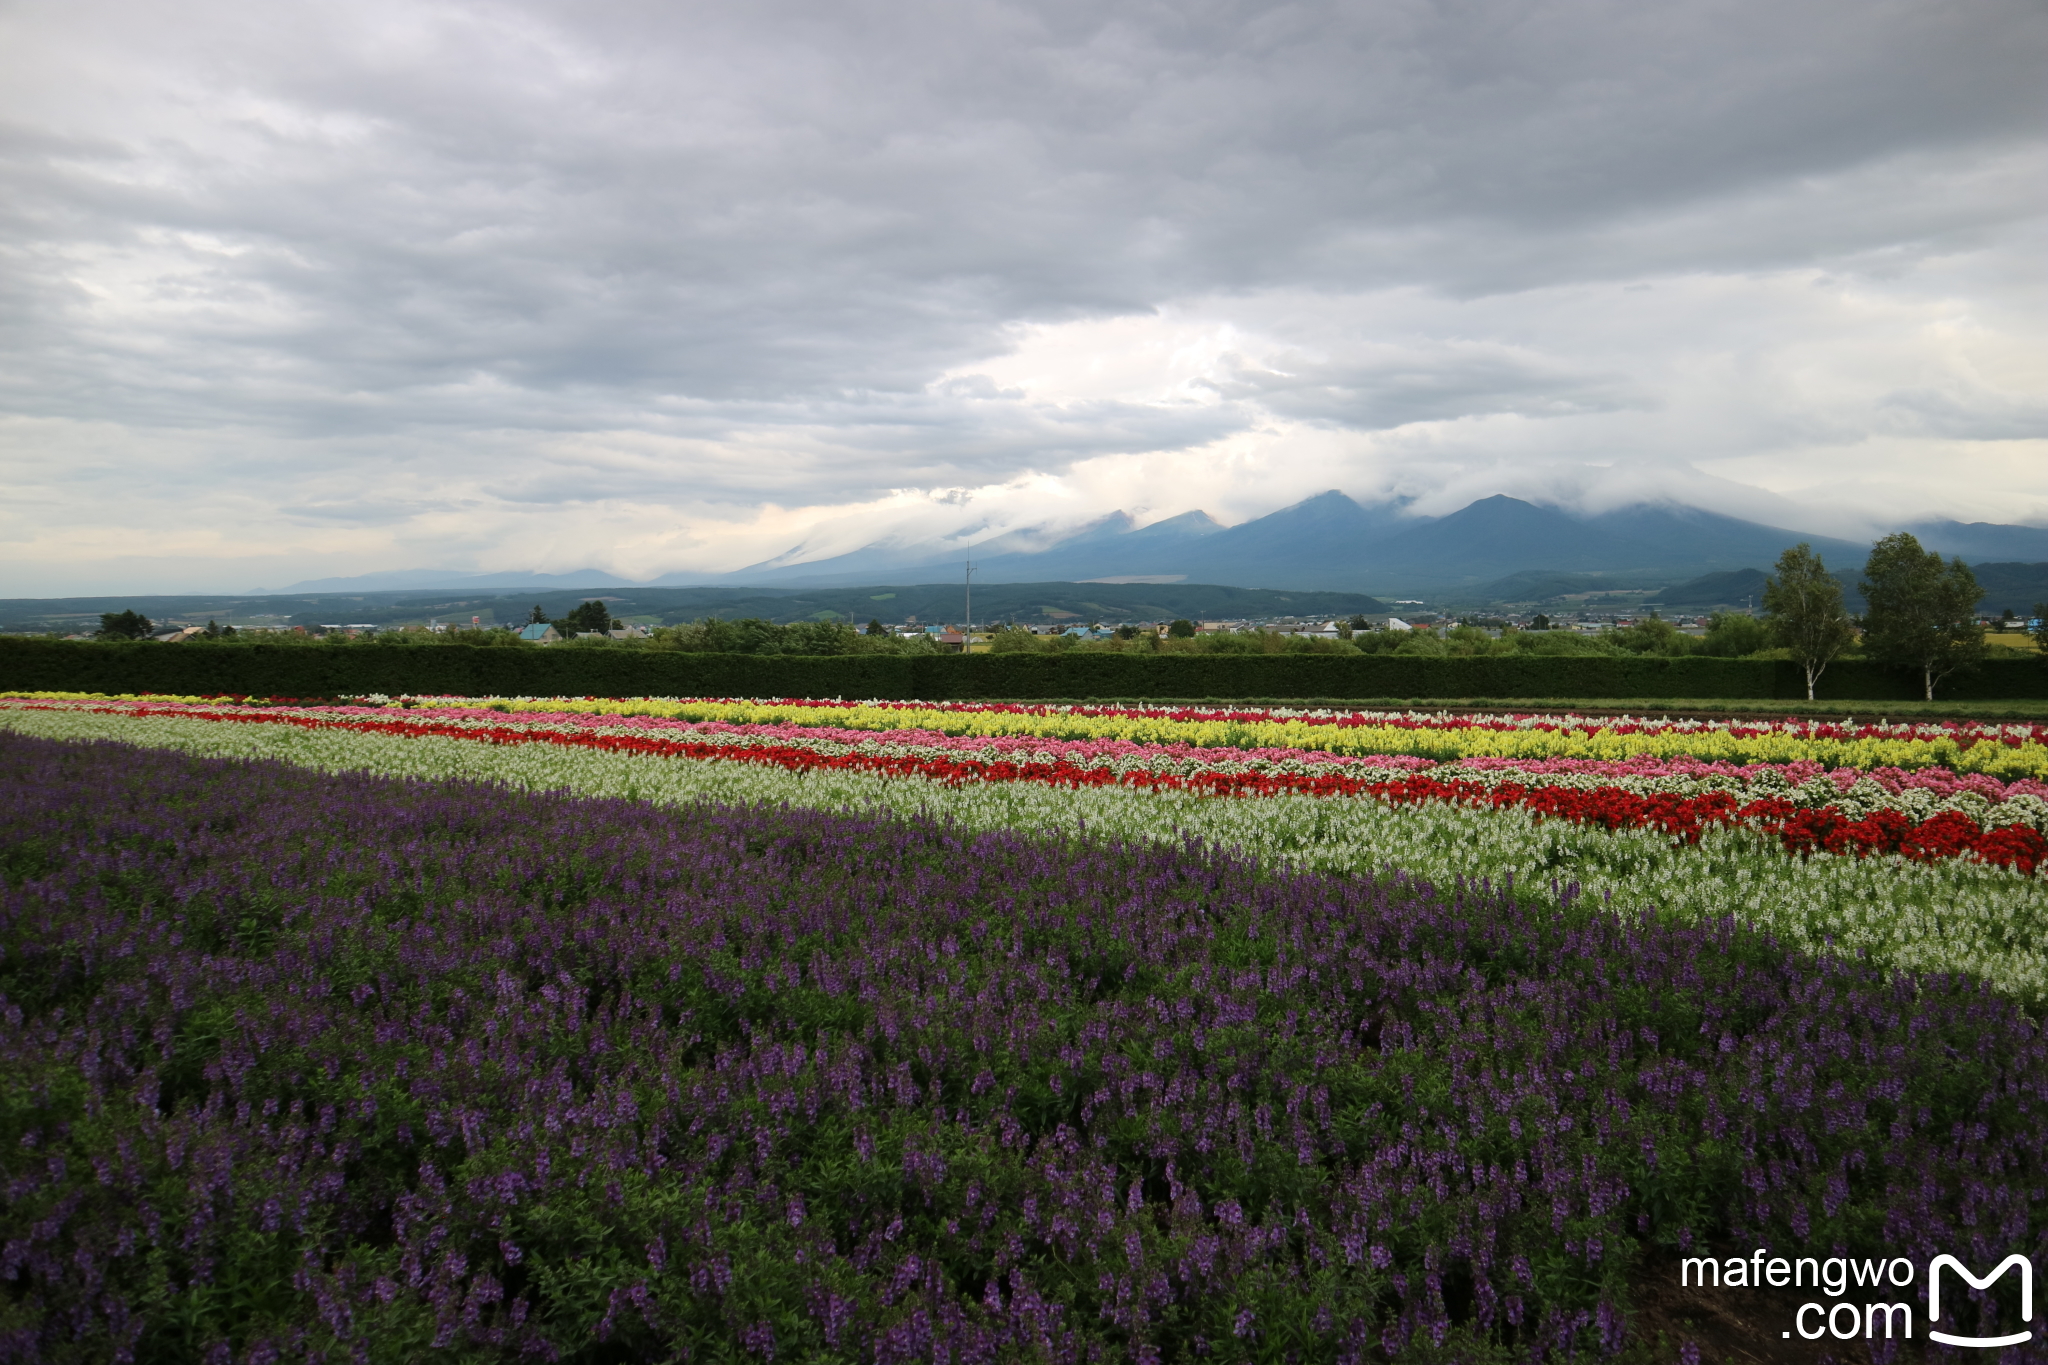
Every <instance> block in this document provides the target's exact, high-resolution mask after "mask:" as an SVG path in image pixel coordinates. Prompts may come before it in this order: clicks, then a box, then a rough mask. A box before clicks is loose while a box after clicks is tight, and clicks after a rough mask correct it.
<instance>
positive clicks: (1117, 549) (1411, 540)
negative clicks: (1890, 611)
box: [279, 489, 2048, 600]
mask: <svg viewBox="0 0 2048 1365" xmlns="http://www.w3.org/2000/svg"><path fill="white" fill-rule="evenodd" d="M1899 529H1903V530H1908V531H1911V532H1912V533H1913V534H1914V535H1916V536H1917V537H1919V539H1920V541H1921V543H1922V544H1923V545H1926V546H1927V547H1928V548H1930V549H1933V550H1937V551H1939V552H1941V553H1943V554H1953V555H1960V556H1961V557H1962V558H1963V559H1965V560H1967V561H1969V562H1971V563H1987V562H2001V563H2014V562H2019V563H2027V562H2039V561H2048V529H2044V528H2041V527H2033V526H2007V525H1996V524H1991V523H1985V522H1968V523H1963V522H1955V521H1923V522H1918V523H1914V524H1911V525H1908V526H1905V527H1902V528H1899ZM972 534H973V532H971V531H970V532H963V533H962V534H960V535H957V536H954V537H949V538H945V539H940V540H928V541H918V542H910V541H902V540H881V541H876V542H874V543H872V544H869V545H865V546H862V547H861V548H859V549H857V550H853V551H850V552H848V553H845V554H841V555H835V556H832V557H829V558H823V559H806V558H804V557H803V555H804V547H803V546H797V547H794V548H793V549H791V550H790V551H787V552H785V553H784V554H782V555H779V556H777V557H775V558H774V559H769V560H763V561H761V562H760V563H757V564H752V565H749V566H747V567H746V568H743V569H739V570H737V571H735V572H733V573H729V574H723V575H705V574H668V575H665V576H663V577H661V578H657V579H654V580H653V581H652V583H648V584H637V585H636V584H629V583H628V582H627V580H625V579H621V578H619V577H617V576H615V575H612V574H609V573H604V572H602V571H599V570H585V571H582V572H577V573H566V574H452V573H445V572H441V573H437V572H435V571H431V570H414V571H404V572H400V573H387V574H370V575H365V576H363V577H361V578H353V579H347V578H335V579H317V580H313V581H311V582H306V583H297V584H293V585H292V586H291V587H290V588H287V589H281V590H279V591H283V592H341V591H349V590H351V589H354V590H363V589H382V590H387V591H388V590H391V589H396V588H429V587H431V588H464V589H468V588H486V587H505V588H527V587H531V588H543V587H547V588H572V587H591V588H599V587H627V586H643V587H656V586H684V585H704V584H731V585H739V584H746V585H752V586H761V587H820V588H822V587H849V586H856V585H888V584H911V583H930V582H934V581H943V580H945V579H949V578H954V577H958V576H960V575H961V574H962V571H963V569H964V566H965V563H966V561H967V560H968V559H969V558H970V557H971V559H972V560H973V562H974V564H975V581H976V582H978V583H989V584H994V583H1045V582H1056V581H1057V582H1097V583H1102V582H1124V583H1133V582H1151V583H1172V582H1187V583H1210V584H1227V585H1230V586H1233V587H1243V588H1270V589H1279V590H1294V591H1306V590H1321V591H1332V592H1364V593H1372V594H1375V595H1378V596H1381V597H1388V596H1402V595H1409V596H1413V595H1421V594H1428V595H1429V596H1431V597H1432V598H1452V599H1461V598H1465V597H1471V598H1473V599H1474V600H1481V599H1497V598H1500V597H1502V596H1503V592H1502V591H1501V590H1502V589H1504V588H1506V587H1507V584H1506V582H1504V581H1503V580H1510V579H1514V580H1527V581H1528V583H1529V586H1531V587H1533V586H1535V584H1536V583H1537V582H1538V581H1540V580H1541V579H1542V577H1543V576H1544V575H1564V574H1569V575H1588V574H1591V575H1599V576H1600V577H1601V578H1602V579H1604V580H1606V581H1608V582H1610V583H1615V584H1617V585H1619V584H1621V583H1622V582H1624V581H1627V585H1628V586H1636V587H1661V586H1665V585H1669V584H1675V583H1678V582H1680V581H1682V580H1686V579H1691V578H1696V577H1699V576H1701V575H1707V574H1717V573H1728V572H1733V571H1738V570H1742V569H1763V568H1768V567H1769V566H1770V564H1771V563H1772V562H1773V561H1774V560H1776V559H1777V557H1778V555H1779V554H1780V553H1781V552H1782V551H1783V550H1785V549H1786V548H1787V547H1789V546H1791V545H1794V544H1797V543H1799V542H1801V541H1805V542H1807V543H1809V544H1811V545H1812V546H1813V548H1814V549H1815V550H1816V551H1817V552H1819V553H1820V555H1821V556H1822V557H1823V558H1824V559H1826V560H1827V561H1828V562H1829V563H1830V564H1832V565H1833V566H1834V567H1835V568H1836V569H1837V570H1838V571H1843V572H1851V571H1853V570H1854V569H1857V568H1860V567H1861V566H1862V563H1863V560H1864V558H1865V557H1866V556H1867V555H1868V554H1869V549H1870V547H1869V545H1868V544H1866V543H1863V542H1860V541H1848V540H1840V539H1836V538H1834V537H1830V536H1821V535H1814V534H1812V533H1810V532H1805V531H1798V530H1792V529H1788V528H1785V527H1777V526H1766V525H1763V524H1761V523H1758V522H1752V521H1744V520H1741V519H1739V518H1736V517H1729V516H1724V515H1722V514H1720V513H1717V512H1708V511H1705V510H1702V509H1700V508H1697V507H1687V506H1683V505H1680V504H1676V503H1643V504H1638V505H1635V506H1632V507H1623V508H1617V509H1615V510H1613V511H1608V512H1602V513H1597V514H1594V515H1590V516H1584V515H1577V514H1574V513H1571V512H1567V511H1564V510H1562V509H1560V508H1556V507H1547V506H1541V505H1538V504H1535V503H1530V502H1525V501H1523V500H1521V499H1519V498H1511V497H1506V496H1499V495H1497V496H1494V497H1489V498H1481V499H1479V500H1478V501H1477V502H1473V503H1471V504H1469V505H1467V506H1465V507H1462V508H1460V509H1459V510H1458V511H1456V512H1452V513H1450V514H1449V515H1447V516H1442V517H1422V516H1414V515H1410V514H1408V513H1407V512H1406V511H1405V510H1404V508H1403V507H1402V506H1401V505H1399V504H1396V503H1379V504H1372V505H1364V504H1360V503H1358V502H1356V501H1354V500H1353V499H1351V498H1349V497H1347V496H1346V495H1345V494H1343V493H1341V492H1338V491H1337V490H1335V489H1332V490H1330V491H1329V492H1326V493H1319V494H1317V495H1316V496H1314V497H1312V498H1308V499H1305V500H1304V501H1301V502H1298V503H1295V504H1294V505H1292V506H1290V507H1284V508H1282V509H1280V510H1279V511H1277V512H1274V513H1272V514H1270V515H1268V516H1264V517H1259V518H1256V519H1255V520H1252V521H1247V522H1243V523H1241V524H1239V525H1236V526H1228V527H1226V526H1224V525H1222V524H1221V523H1219V522H1218V521H1216V520H1215V519H1214V518H1213V517H1211V516H1209V515H1208V514H1207V513H1206V512H1200V511H1195V512H1184V513H1182V514H1181V515H1179V516H1176V517H1170V518H1168V519H1167V520H1165V521H1160V522H1155V523H1153V524H1152V525H1149V526H1144V527H1140V526H1138V525H1137V523H1136V520H1135V519H1134V518H1133V517H1131V516H1130V514H1129V513H1127V512H1123V511H1116V512H1112V513H1110V514H1108V515H1106V516H1103V517H1100V518H1098V519H1096V520H1095V521H1092V522H1090V523H1088V524H1086V525H1084V526H1082V527H1080V528H1079V529H1078V530H1074V531H1071V532H1067V533H1064V534H1061V533H1058V532H1055V531H1053V530H1051V529H1049V528H1043V527H1032V528H1026V529H1022V530H1018V531H1012V532H1007V533H1005V534H1003V535H1001V536H997V537H993V538H990V539H985V540H981V541H978V542H974V541H972V540H971V536H972ZM1482 590H1484V591H1482ZM1509 595H1518V594H1509Z"/></svg>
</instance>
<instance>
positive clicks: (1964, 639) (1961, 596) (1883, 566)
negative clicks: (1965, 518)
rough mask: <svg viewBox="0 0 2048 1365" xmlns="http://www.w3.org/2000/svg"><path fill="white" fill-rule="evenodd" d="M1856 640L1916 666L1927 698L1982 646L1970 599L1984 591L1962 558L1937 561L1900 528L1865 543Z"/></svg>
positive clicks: (1974, 600) (1973, 600)
mask: <svg viewBox="0 0 2048 1365" xmlns="http://www.w3.org/2000/svg"><path fill="white" fill-rule="evenodd" d="M1862 588H1863V598H1864V600H1865V601H1866V602H1868V603H1869V604H1870V612H1869V614H1868V615H1867V616H1866V617H1864V622H1863V641H1864V644H1865V645H1866V646H1867V647H1868V648H1869V650H1870V652H1871V653H1872V654H1875V655H1876V656H1877V657H1878V658H1880V659H1888V660H1890V661H1891V662H1893V663H1899V664H1908V665H1911V666H1912V667H1914V668H1917V669H1919V670H1920V676H1921V679H1922V681H1923V682H1925V684H1926V695H1927V700H1929V701H1933V700H1934V685H1935V684H1936V683H1937V682H1940V681H1941V680H1942V679H1943V678H1945V677H1947V676H1948V675H1949V674H1951V673H1953V672H1955V671H1956V670H1957V669H1959V668H1964V667H1967V666H1968V665H1969V664H1971V663H1973V662H1975V661H1976V659H1977V658H1978V656H1979V655H1981V654H1983V652H1984V628H1983V627H1982V626H1980V625H1978V624H1977V619H1976V611H1977V600H1978V599H1979V598H1981V597H1982V596H1984V590H1983V589H1982V588H1980V587H1978V586H1977V575H1975V574H1973V573H1971V572H1970V566H1969V565H1967V564H1965V563H1963V561H1962V560H1961V559H1951V560H1949V561H1948V563H1946V564H1944V563H1942V560H1941V556H1940V555H1939V554H1937V553H1935V552H1934V551H1933V550H1923V549H1921V548H1920V542H1919V541H1917V540H1915V539H1914V538H1913V537H1912V536H1911V535H1908V534H1907V533H1906V532H1904V531H1901V532H1899V533H1898V534H1897V535H1890V536H1886V537H1885V538H1884V539H1883V540H1880V541H1878V542H1877V544H1875V545H1873V546H1872V547H1871V548H1870V562H1869V563H1867V564H1865V565H1864V566H1863V583H1862Z"/></svg>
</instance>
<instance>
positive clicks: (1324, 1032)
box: [0, 736, 2048, 1361]
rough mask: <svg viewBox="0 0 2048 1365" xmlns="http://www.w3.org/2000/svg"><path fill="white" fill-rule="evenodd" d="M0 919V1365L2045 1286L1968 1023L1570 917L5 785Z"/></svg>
mask: <svg viewBox="0 0 2048 1365" xmlns="http://www.w3.org/2000/svg"><path fill="white" fill-rule="evenodd" d="M0 872H4V876H5V886H4V892H0V1014H4V1022H5V1024H6V1028H5V1030H4V1032H0V1067H4V1073H5V1075H6V1076H7V1077H8V1078H9V1081H8V1085H7V1087H6V1089H5V1092H4V1098H0V1179H4V1180H5V1182H6V1191H7V1193H6V1199H5V1201H4V1203H0V1281H4V1282H5V1284H6V1286H7V1292H6V1293H0V1358H6V1359H18V1360H43V1359H57V1358H66V1357H71V1358H81V1359H85V1358H104V1359H138V1358H144V1357H148V1358H187V1359H199V1360H215V1359H218V1360H252V1361H253V1360H268V1359H281V1358H307V1359H312V1358H322V1359H325V1358H332V1357H334V1356H336V1355H348V1354H361V1355H363V1356H364V1357H366V1358H367V1357H372V1356H374V1357H376V1358H390V1359H411V1358H419V1357H421V1356H423V1355H425V1354H426V1353H428V1352H431V1351H433V1350H435V1349H440V1350H444V1351H447V1352H449V1353H451V1355H453V1356H460V1357H474V1358H492V1359H495V1358H499V1357H508V1358H509V1357H514V1356H518V1357H522V1358H524V1357H528V1356H530V1357H534V1358H541V1359H578V1358H591V1359H595V1358H599V1355H598V1354H597V1353H601V1352H607V1351H608V1352H610V1353H612V1357H613V1358H641V1357H649V1358H667V1357H669V1356H672V1355H679V1354H683V1353H686V1352H698V1353H717V1354H721V1355H723V1354H730V1353H735V1352H737V1353H745V1354H751V1355H754V1356H759V1357H763V1358H775V1357H780V1358H803V1357H810V1356H841V1357H845V1358H861V1359H875V1360H903V1361H908V1360H913V1359H916V1360H928V1359H933V1358H935V1357H937V1356H940V1355H946V1356H950V1357H954V1358H958V1359H963V1360H993V1359H997V1358H1007V1357H1017V1356H1026V1355H1042V1356H1045V1357H1047V1358H1050V1359H1082V1358H1086V1357H1090V1356H1091V1355H1096V1356H1103V1357H1105V1358H1107V1357H1115V1356H1119V1355H1121V1356H1125V1357H1128V1358H1131V1359H1136V1360H1164V1359H1194V1358H1231V1359H1237V1358H1246V1357H1250V1358H1270V1359H1276V1360H1277V1359H1283V1358H1289V1357H1292V1358H1295V1359H1303V1360H1307V1359H1365V1358H1368V1357H1370V1358H1373V1359H1384V1358H1387V1357H1389V1356H1392V1357H1396V1358H1400V1357H1405V1356H1418V1357H1419V1356H1422V1355H1435V1354H1441V1353H1442V1352H1444V1351H1455V1350H1457V1349H1458V1346H1459V1343H1461V1342H1464V1343H1468V1344H1473V1345H1476V1344H1478V1343H1480V1342H1490V1343H1492V1344H1493V1345H1494V1346H1495V1347H1505V1348H1506V1349H1507V1350H1509V1351H1510V1353H1512V1354H1514V1355H1518V1356H1525V1357H1529V1358H1540V1357H1543V1356H1547V1355H1553V1354H1576V1353H1581V1352H1595V1353H1606V1352H1612V1351H1615V1350H1618V1349H1620V1348H1621V1347H1622V1346H1623V1345H1624V1343H1625V1338H1626V1331H1627V1329H1626V1317H1625V1309H1626V1307H1627V1304H1628V1301H1629V1293H1630V1287H1631V1285H1632V1284H1634V1283H1637V1282H1638V1281H1639V1279H1640V1277H1641V1276H1642V1275H1644V1274H1646V1273H1656V1272H1654V1269H1653V1268H1654V1267H1657V1266H1660V1265H1661V1264H1662V1263H1663V1262H1662V1260H1661V1258H1665V1257H1668V1256H1670V1255H1671V1254H1673V1253H1674V1252H1675V1251H1677V1250H1679V1249H1695V1250H1697V1249H1699V1248H1703V1247H1708V1246H1713V1245H1719V1244H1720V1243H1722V1242H1724V1241H1727V1240H1730V1239H1733V1241H1734V1243H1735V1244H1736V1245H1737V1246H1739V1247H1740V1248H1741V1250H1742V1251H1743V1252H1744V1253H1745V1254H1746V1253H1747V1251H1748V1250H1749V1248H1751V1247H1753V1246H1760V1245H1768V1246H1770V1247H1771V1248H1772V1249H1773V1250H1774V1252H1775V1253H1776V1254H1788V1255H1789V1254H1817V1255H1831V1254H1836V1253H1838V1252H1839V1253H1845V1254H1846V1253H1860V1254H1865V1255H1875V1254H1879V1253H1880V1252H1882V1253H1883V1254H1885V1255H1888V1256H1889V1255H1902V1256H1908V1257H1912V1258H1915V1259H1916V1260H1919V1261H1920V1262H1921V1263H1922V1264H1924V1263H1925V1260H1926V1258H1927V1257H1929V1256H1931V1255H1933V1254H1936V1253H1937V1252H1940V1251H1950V1252H1954V1253H1956V1254H1959V1255H1963V1256H1966V1257H1971V1258H1974V1260H1975V1261H1976V1262H1977V1263H1978V1264H1983V1265H1988V1264H1991V1263H1993V1262H1994V1261H1995V1260H1996V1259H1997V1258H1998V1257H2000V1256H2003V1255H2004V1254H2006V1253H2007V1252H2010V1251H2014V1250H2018V1251H2024V1252H2027V1253H2029V1254H2032V1255H2034V1256H2035V1257H2036V1258H2037V1260H2038V1259H2039V1258H2040V1257H2041V1256H2043V1255H2044V1254H2048V1247H2044V1246H2043V1245H2042V1242H2043V1236H2042V1232H2043V1223H2042V1214H2041V1212H2040V1210H2039V1200H2038V1197H2037V1191H2036V1187H2037V1186H2038V1185H2039V1183H2040V1178H2041V1173H2042V1172H2043V1170H2044V1168H2048V1165H2044V1158H2048V1125H2044V1124H2043V1123H2042V1115H2043V1101H2044V1099H2048V1066H2044V1062H2048V1048H2044V1046H2043V1040H2042V1038H2041V1034H2040V1030H2039V1028H2038V1027H2037V1025H2036V1024H2035V1023H2034V1022H2033V1021H2032V1020H2030V1019H2029V1018H2028V1017H2026V1016H2025V1015H2024V1014H2023V1013H2022V1012H2021V1011H2019V1010H2018V1009H2017V1008H2015V1007H2014V1006H2013V1005H2012V1004H2011V1003H2010V1002H2008V1001H2006V1000H2004V999H2002V998H2000V997H1998V996H1996V995H1994V994H1992V993H1990V992H1988V991H1986V990H1984V989H1982V988H1981V987H1979V986H1978V985H1976V984H1975V983H1972V982H1968V981H1960V980H1948V979H1924V980H1918V981H1915V980H1907V979H1888V978H1887V977H1886V976H1885V975H1884V974H1883V973H1881V972H1878V971H1875V970H1871V969H1869V968H1866V967H1864V966H1861V965H1858V964H1855V963H1850V962H1844V961H1835V960H1821V961H1815V960H1811V959H1805V958H1799V957H1794V956H1791V955H1788V954H1785V953H1783V952H1781V951H1779V950H1778V949H1777V948H1776V947H1775V945H1773V944H1772V943H1770V942H1769V941H1768V940H1765V939H1763V938H1761V937H1758V936H1756V935H1754V934H1750V933H1746V932H1744V931H1741V930H1739V929H1737V928H1735V927H1734V926H1732V925H1728V924H1720V925H1712V926H1705V927H1679V926H1673V925H1668V924H1662V923H1658V922H1655V921H1642V920H1631V919H1624V918H1621V917H1618V916H1615V915H1612V914H1610V913H1608V912H1606V911H1605V910H1604V909H1603V908H1601V907H1596V906H1588V905H1585V904H1582V903H1579V902H1578V901H1576V900H1575V898H1574V897H1573V896H1572V895H1571V892H1570V889H1569V888H1566V889H1564V890H1563V891H1562V892H1561V893H1560V896H1559V898H1558V900H1557V901H1556V902H1555V903H1553V904H1551V905H1550V906H1548V907H1547V908H1532V907H1529V906H1525V905H1517V904H1516V902H1515V901H1514V900H1513V899H1512V898H1511V897H1508V896H1504V895H1499V894H1495V893H1493V892H1492V891H1490V890H1488V889H1486V888H1473V887H1465V888H1437V887H1431V886H1429V885H1426V884H1422V883H1417V882H1412V881H1405V880H1400V879H1387V880H1380V881H1372V880H1362V879H1351V878H1344V877H1336V876H1316V875H1295V874H1285V875H1282V874H1276V873H1273V872H1272V871H1270V870H1268V869H1263V868H1261V867H1259V866H1256V865H1253V864H1251V863H1248V862H1246V861H1243V860H1240V859H1237V858H1234V857H1232V856H1229V855H1226V854H1222V853H1219V852H1217V851H1215V850H1210V849H1203V848H1195V847H1189V848H1183V849H1161V848H1158V847H1156V846H1152V845H1120V844H1114V843H1107V842H1098V841H1065V842H1062V841H1054V840H1045V839H1034V838H1027V837H1024V836H1022V835H982V836H968V835H964V834H961V833H959V832H957V831H955V830H953V829H951V828H950V827H948V826H945V825H942V824H935V823H923V824H919V823H905V822H887V821H881V820H874V819H856V818H849V817H841V816H832V815H825V814H821V813H817V812H807V811H797V810H788V809H777V810H733V809H700V810H692V811H684V812H676V811H663V810H656V809H653V808H649V807H645V806H640V805H635V804H632V803H627V802H600V801H584V800H573V799H568V798H564V797H556V796H534V795H526V794H520V793H515V792H512V791H508V790H504V789H498V788H491V787H486V786H478V785H464V784H451V783H424V782H402V781H393V780H388V779H377V778H371V777H366V776H360V775H344V776H333V775H322V774H317V773H311V772H307V771H304V770H299V769H292V768H287V767H283V766H279V765H270V764H241V763H230V762H224V761H216V760H197V759H191V758H185V757H181V756H178V755H175V754H172V753H169V752H162V751H149V750H138V749H132V748H127V747H125V746H118V745H111V744H108V745H63V744H57V743H51V742H45V741H37V740H29V739H23V738H18V737H13V736H0ZM1978 1299H1979V1305H1980V1310H1981V1312H1982V1314H1983V1316H1984V1318H1985V1320H1986V1321H1987V1322H1993V1321H2003V1320H2007V1319H2009V1318H2010V1317H2011V1316H2012V1314H2011V1305H2009V1304H2004V1303H2001V1302H1996V1301H1994V1300H1993V1299H1992V1298H1991V1297H1989V1296H1988V1295H1979V1296H1978ZM1881 1346H1882V1343H1880V1347H1881ZM2016 1354H2019V1355H2024V1354H2025V1350H2022V1351H2020V1352H2018V1353H2016Z"/></svg>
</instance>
